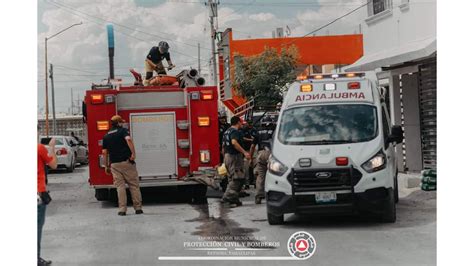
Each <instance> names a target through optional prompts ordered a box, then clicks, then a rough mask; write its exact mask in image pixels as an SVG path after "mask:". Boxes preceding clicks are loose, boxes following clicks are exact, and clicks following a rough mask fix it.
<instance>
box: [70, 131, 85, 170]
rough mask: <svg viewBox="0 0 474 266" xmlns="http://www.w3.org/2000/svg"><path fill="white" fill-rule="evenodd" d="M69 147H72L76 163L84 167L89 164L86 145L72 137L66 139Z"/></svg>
mask: <svg viewBox="0 0 474 266" xmlns="http://www.w3.org/2000/svg"><path fill="white" fill-rule="evenodd" d="M67 140H68V144H69V146H71V147H72V149H73V150H74V153H75V156H76V163H80V164H81V165H85V164H88V163H89V156H88V155H89V154H88V153H89V152H88V150H87V146H86V144H84V142H83V141H82V140H79V141H77V140H76V139H75V138H73V137H67Z"/></svg>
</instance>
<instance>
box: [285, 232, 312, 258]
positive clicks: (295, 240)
mask: <svg viewBox="0 0 474 266" xmlns="http://www.w3.org/2000/svg"><path fill="white" fill-rule="evenodd" d="M288 252H290V255H291V256H293V257H295V258H298V259H303V260H305V259H308V258H310V257H311V256H313V254H314V252H316V240H315V239H314V237H313V236H312V235H311V234H310V233H308V232H304V231H299V232H296V233H294V234H293V235H291V237H290V239H288Z"/></svg>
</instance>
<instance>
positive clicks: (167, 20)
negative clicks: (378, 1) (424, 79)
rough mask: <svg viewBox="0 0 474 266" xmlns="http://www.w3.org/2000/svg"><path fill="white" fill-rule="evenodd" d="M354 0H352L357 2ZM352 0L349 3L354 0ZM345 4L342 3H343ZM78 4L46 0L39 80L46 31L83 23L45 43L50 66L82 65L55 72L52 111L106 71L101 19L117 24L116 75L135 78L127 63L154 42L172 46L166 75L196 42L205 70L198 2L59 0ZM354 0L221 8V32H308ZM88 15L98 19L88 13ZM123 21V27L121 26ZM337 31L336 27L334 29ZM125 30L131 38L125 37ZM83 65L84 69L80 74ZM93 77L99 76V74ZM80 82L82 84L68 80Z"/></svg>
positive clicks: (348, 26)
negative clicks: (284, 8) (283, 8)
mask: <svg viewBox="0 0 474 266" xmlns="http://www.w3.org/2000/svg"><path fill="white" fill-rule="evenodd" d="M354 1H355V0H354ZM354 1H353V2H354ZM345 2H347V1H345ZM58 3H60V4H62V5H66V6H69V7H72V8H74V9H76V10H77V11H76V15H75V14H72V13H74V12H71V11H70V10H69V11H68V9H67V8H65V7H61V8H57V7H55V6H53V5H52V4H46V3H44V2H43V1H40V2H39V5H43V8H42V9H41V12H40V14H38V16H39V19H40V21H41V22H42V23H43V24H44V25H46V28H47V32H41V33H38V56H39V58H38V59H39V64H38V66H39V67H38V79H39V80H42V79H44V67H43V64H44V37H45V36H51V35H53V34H55V33H57V32H58V31H60V30H62V29H64V28H65V27H67V26H69V25H71V24H74V23H77V22H79V21H83V22H84V24H83V25H81V26H77V27H74V28H71V29H70V30H68V31H66V32H64V33H62V34H61V35H58V36H57V37H55V38H54V39H52V40H50V41H48V61H49V62H50V63H53V64H57V65H63V66H69V67H73V68H76V69H81V70H82V72H80V71H73V70H67V69H64V68H63V69H58V70H57V71H56V70H55V81H57V84H55V88H56V99H57V109H58V110H61V111H66V110H67V105H63V106H61V105H60V104H58V103H59V102H70V100H69V97H70V96H69V94H70V91H69V88H74V89H76V90H77V91H81V90H86V89H88V88H89V86H90V84H91V82H99V81H100V80H101V79H102V78H105V77H107V73H108V54H107V35H106V30H105V24H106V23H105V22H104V21H102V20H101V19H105V20H110V21H114V22H115V23H116V24H115V26H114V29H115V46H116V49H115V66H116V71H115V72H116V75H123V78H124V80H125V81H128V82H130V81H131V79H132V77H131V75H129V73H128V68H131V67H133V68H136V69H137V70H139V71H142V72H143V62H144V59H145V56H146V54H147V53H148V51H149V49H150V48H151V47H152V46H153V45H157V43H158V42H159V41H161V40H166V41H168V42H169V43H170V45H171V49H170V51H171V54H172V59H173V61H174V62H175V63H176V64H177V65H178V68H177V69H176V70H173V71H172V72H171V73H172V74H176V73H177V72H178V71H179V70H180V69H181V68H183V67H189V66H193V67H197V47H196V46H197V43H200V45H201V65H202V68H203V69H204V71H208V69H209V66H208V59H209V58H210V56H211V54H210V28H209V22H208V10H207V7H206V6H204V5H202V4H183V3H172V2H164V3H162V4H159V5H156V6H153V7H140V6H137V5H136V4H135V2H134V1H133V0H120V1H115V0H100V1H97V0H68V1H60V2H59V1H58ZM351 8H354V6H350V7H348V6H343V7H336V6H328V7H321V8H319V9H316V10H309V9H308V10H304V9H300V10H298V9H289V10H288V12H286V13H285V16H281V14H279V13H276V12H275V10H274V9H269V10H262V9H265V7H260V8H259V10H258V11H257V10H256V9H255V8H253V9H252V8H245V9H241V7H239V6H236V7H234V6H231V7H229V6H225V5H220V6H219V19H218V25H219V30H224V29H225V28H227V27H232V28H233V29H234V38H235V39H242V38H248V37H251V38H262V37H266V38H270V37H271V34H272V30H274V29H275V28H277V27H286V25H289V27H290V28H291V31H292V36H301V35H303V34H305V33H307V32H309V31H310V30H312V29H314V28H316V27H318V26H320V25H322V24H324V23H326V22H328V21H330V20H331V19H333V18H335V17H337V16H339V15H341V14H343V13H345V12H347V11H348V10H350V9H351ZM77 12H83V13H85V14H87V15H90V16H93V17H96V18H93V17H90V16H87V15H85V14H82V13H77ZM355 21H356V19H352V18H348V19H345V20H343V21H340V22H338V23H336V24H337V25H334V26H333V27H331V34H334V33H335V32H336V30H337V31H338V33H353V30H354V29H355V28H357V24H358V22H355ZM119 24H120V25H123V26H125V27H121V26H120V25H119ZM333 31H334V33H333ZM143 32H144V33H143ZM324 33H325V32H324ZM124 34H126V35H130V36H132V37H130V36H125V35H124ZM84 71H86V72H84ZM90 72H92V73H93V74H94V75H93V76H92V75H91V76H82V77H76V76H75V77H74V78H71V77H68V76H67V75H68V74H76V75H77V74H85V75H87V74H88V73H90ZM96 75H103V77H102V76H96ZM68 80H81V81H79V82H76V81H75V82H66V81H68ZM38 86H39V88H40V89H39V95H38V101H39V103H40V106H41V103H42V102H43V101H44V98H43V97H44V94H43V89H41V88H43V87H44V83H43V82H39V83H38Z"/></svg>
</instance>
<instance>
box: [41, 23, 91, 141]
mask: <svg viewBox="0 0 474 266" xmlns="http://www.w3.org/2000/svg"><path fill="white" fill-rule="evenodd" d="M78 25H82V21H81V22H80V23H76V24H72V25H71V26H69V27H67V28H65V29H63V30H61V31H60V32H57V33H55V34H53V35H52V36H51V37H45V38H44V81H45V86H44V87H45V95H44V99H45V108H46V114H45V116H46V119H45V128H46V137H49V104H48V40H50V39H52V38H54V37H56V36H58V35H59V34H61V33H63V32H65V31H67V30H68V29H70V28H72V27H74V26H78Z"/></svg>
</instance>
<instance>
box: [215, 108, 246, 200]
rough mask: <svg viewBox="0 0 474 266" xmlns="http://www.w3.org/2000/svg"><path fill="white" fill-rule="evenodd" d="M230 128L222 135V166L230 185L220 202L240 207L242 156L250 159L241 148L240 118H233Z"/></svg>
mask: <svg viewBox="0 0 474 266" xmlns="http://www.w3.org/2000/svg"><path fill="white" fill-rule="evenodd" d="M230 124H231V127H230V128H229V129H228V130H227V131H226V132H225V133H224V136H223V144H224V153H225V154H224V164H225V167H226V169H227V172H228V175H229V177H228V178H229V180H230V183H229V185H228V186H227V189H226V191H225V193H224V195H223V196H222V202H224V203H229V204H233V205H234V204H235V205H236V206H241V205H242V202H241V201H240V200H239V191H240V190H241V189H242V185H243V184H244V181H245V175H244V156H245V158H246V159H250V154H249V153H248V152H246V151H245V150H244V149H243V148H242V146H241V145H242V135H241V133H240V132H239V129H240V128H241V127H242V123H241V122H240V118H239V117H238V116H234V117H232V118H231V120H230Z"/></svg>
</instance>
